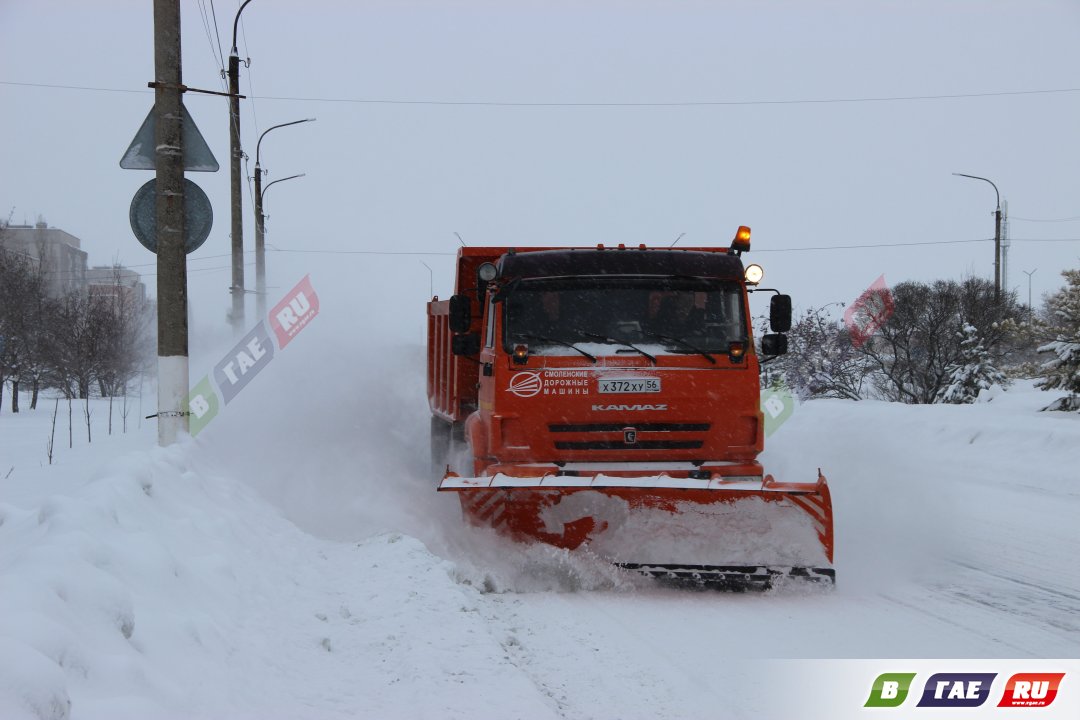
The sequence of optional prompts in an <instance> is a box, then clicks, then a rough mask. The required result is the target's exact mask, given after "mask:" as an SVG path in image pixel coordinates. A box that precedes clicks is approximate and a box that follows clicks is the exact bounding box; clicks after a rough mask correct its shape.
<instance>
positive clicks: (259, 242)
mask: <svg viewBox="0 0 1080 720" xmlns="http://www.w3.org/2000/svg"><path fill="white" fill-rule="evenodd" d="M314 121H315V118H304V119H303V120H293V121H292V122H287V123H281V124H280V125H274V126H273V127H269V128H267V129H266V130H263V133H262V135H260V136H259V141H258V142H257V143H255V314H256V316H257V317H258V318H259V319H260V320H261V319H262V317H263V315H265V314H266V244H265V233H266V227H265V225H264V223H265V222H266V216H265V215H263V197H262V196H263V189H262V165H261V164H260V163H259V150H260V149H261V148H262V141H263V138H264V137H266V133H268V132H270V131H271V130H277V129H278V128H282V127H287V126H289V125H299V124H300V123H306V122H314ZM293 177H300V176H298V175H294V176H293ZM283 179H284V180H291V179H292V178H283ZM274 182H280V181H278V180H275V181H274ZM273 184H274V183H270V185H273ZM267 187H269V186H267Z"/></svg>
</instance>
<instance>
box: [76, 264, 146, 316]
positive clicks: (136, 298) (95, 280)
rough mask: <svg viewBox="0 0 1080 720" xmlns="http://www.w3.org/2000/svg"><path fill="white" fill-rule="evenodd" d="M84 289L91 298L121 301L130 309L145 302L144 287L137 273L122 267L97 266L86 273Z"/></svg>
mask: <svg viewBox="0 0 1080 720" xmlns="http://www.w3.org/2000/svg"><path fill="white" fill-rule="evenodd" d="M86 289H87V292H89V293H90V295H91V296H92V297H104V298H117V299H123V300H124V302H125V303H126V304H127V305H128V307H131V305H132V304H133V303H134V304H141V303H143V302H145V301H146V286H145V285H143V284H142V281H141V280H140V278H139V273H137V272H135V271H134V270H129V269H128V268H126V267H124V266H123V265H99V266H96V267H92V268H90V269H89V270H87V271H86Z"/></svg>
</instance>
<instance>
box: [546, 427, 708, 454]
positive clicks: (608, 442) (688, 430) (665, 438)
mask: <svg viewBox="0 0 1080 720" xmlns="http://www.w3.org/2000/svg"><path fill="white" fill-rule="evenodd" d="M710 427H711V425H710V424H709V423H699V422H683V423H657V422H645V423H638V424H634V423H611V422H608V423H568V424H552V425H548V430H549V431H551V432H552V433H553V434H555V433H562V434H565V433H574V434H576V435H578V437H577V438H574V439H573V440H570V439H566V440H561V439H560V440H555V449H556V450H696V449H698V448H700V447H702V446H703V445H704V444H705V440H704V438H703V437H702V436H701V433H705V432H708V430H709V428H710ZM630 428H632V429H634V430H636V431H637V434H636V438H635V440H634V441H633V442H627V441H626V438H625V437H624V436H623V431H624V430H627V429H630ZM676 433H677V434H676ZM582 435H584V436H585V437H584V438H583V437H581V436H582ZM597 435H600V437H597ZM590 436H591V437H590Z"/></svg>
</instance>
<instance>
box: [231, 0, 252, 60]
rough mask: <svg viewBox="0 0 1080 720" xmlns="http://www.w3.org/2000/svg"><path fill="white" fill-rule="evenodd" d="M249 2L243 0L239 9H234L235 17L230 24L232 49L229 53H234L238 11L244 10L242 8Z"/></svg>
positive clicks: (238, 18) (238, 20)
mask: <svg viewBox="0 0 1080 720" xmlns="http://www.w3.org/2000/svg"><path fill="white" fill-rule="evenodd" d="M249 2H251V0H244V4H243V5H241V6H240V9H239V10H237V11H236V18H235V19H234V20H233V24H232V50H231V52H230V54H231V55H236V26H237V24H239V22H240V13H242V12H244V8H246V7H247V5H248V3H249Z"/></svg>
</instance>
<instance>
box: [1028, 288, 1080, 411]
mask: <svg viewBox="0 0 1080 720" xmlns="http://www.w3.org/2000/svg"><path fill="white" fill-rule="evenodd" d="M1061 274H1062V275H1063V276H1064V277H1065V280H1066V282H1067V285H1066V286H1065V287H1064V288H1062V289H1061V290H1059V291H1058V292H1056V293H1054V294H1053V295H1051V296H1050V297H1048V298H1047V300H1046V309H1047V320H1048V323H1049V326H1050V337H1051V338H1053V339H1052V340H1050V342H1047V343H1045V344H1044V345H1042V346H1041V347H1040V348H1039V352H1040V353H1052V355H1053V357H1052V358H1051V359H1050V361H1049V362H1047V363H1045V364H1044V365H1043V366H1042V368H1041V370H1042V380H1040V381H1039V383H1038V387H1040V388H1042V389H1043V390H1065V391H1067V392H1068V393H1069V397H1067V398H1063V399H1062V400H1060V401H1058V402H1056V403H1054V404H1052V405H1051V406H1050V407H1048V408H1046V409H1047V410H1080V270H1065V271H1063V272H1062V273H1061Z"/></svg>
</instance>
